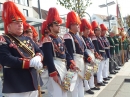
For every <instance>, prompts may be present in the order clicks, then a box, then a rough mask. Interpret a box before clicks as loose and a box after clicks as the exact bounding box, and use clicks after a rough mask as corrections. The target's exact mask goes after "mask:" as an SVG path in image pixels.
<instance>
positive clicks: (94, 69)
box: [93, 64, 98, 73]
mask: <svg viewBox="0 0 130 97" xmlns="http://www.w3.org/2000/svg"><path fill="white" fill-rule="evenodd" d="M97 71H98V65H97V64H95V65H94V66H93V73H97Z"/></svg>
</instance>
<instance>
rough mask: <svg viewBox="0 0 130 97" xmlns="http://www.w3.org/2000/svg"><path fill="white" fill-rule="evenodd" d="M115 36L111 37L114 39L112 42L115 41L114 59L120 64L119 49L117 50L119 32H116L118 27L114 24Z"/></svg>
mask: <svg viewBox="0 0 130 97" xmlns="http://www.w3.org/2000/svg"><path fill="white" fill-rule="evenodd" d="M113 32H114V29H113ZM115 34H116V35H115V36H114V37H113V40H114V43H115V61H116V62H117V64H118V65H119V66H121V61H120V59H119V56H120V50H119V38H118V35H119V32H118V28H117V27H116V26H115Z"/></svg>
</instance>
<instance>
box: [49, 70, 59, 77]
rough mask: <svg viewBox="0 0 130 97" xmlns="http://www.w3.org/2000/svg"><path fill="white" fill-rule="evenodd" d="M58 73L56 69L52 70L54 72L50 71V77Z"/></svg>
mask: <svg viewBox="0 0 130 97" xmlns="http://www.w3.org/2000/svg"><path fill="white" fill-rule="evenodd" d="M57 74H58V73H57V72H56V71H54V72H52V73H50V77H54V76H56V75H57Z"/></svg>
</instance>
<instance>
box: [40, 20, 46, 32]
mask: <svg viewBox="0 0 130 97" xmlns="http://www.w3.org/2000/svg"><path fill="white" fill-rule="evenodd" d="M46 31H47V21H44V22H43V23H42V26H41V34H42V35H44V33H45V32H46Z"/></svg>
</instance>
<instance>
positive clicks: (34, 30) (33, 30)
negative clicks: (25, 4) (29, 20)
mask: <svg viewBox="0 0 130 97" xmlns="http://www.w3.org/2000/svg"><path fill="white" fill-rule="evenodd" d="M31 29H32V32H33V38H35V37H37V36H38V33H37V31H36V29H35V28H34V27H33V26H31Z"/></svg>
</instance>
